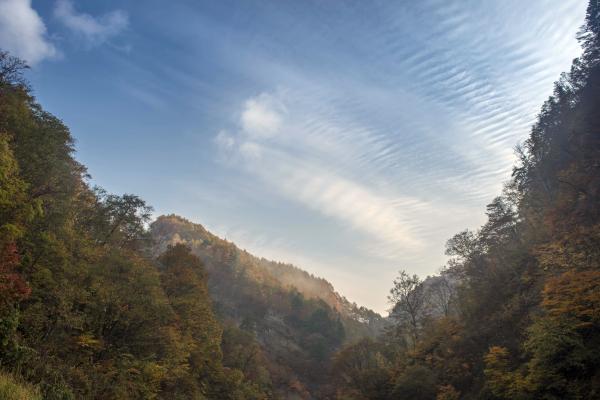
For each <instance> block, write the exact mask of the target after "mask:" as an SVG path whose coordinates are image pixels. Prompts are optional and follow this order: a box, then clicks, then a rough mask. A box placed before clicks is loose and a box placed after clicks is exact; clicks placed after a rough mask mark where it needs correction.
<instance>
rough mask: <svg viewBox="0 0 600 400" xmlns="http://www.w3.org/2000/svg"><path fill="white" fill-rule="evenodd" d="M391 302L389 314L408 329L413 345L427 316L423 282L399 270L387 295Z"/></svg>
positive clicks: (415, 276)
mask: <svg viewBox="0 0 600 400" xmlns="http://www.w3.org/2000/svg"><path fill="white" fill-rule="evenodd" d="M388 300H389V302H390V303H391V304H392V311H391V313H390V315H391V316H392V318H394V319H395V320H397V321H398V322H399V324H400V326H402V327H406V328H407V329H408V332H409V335H410V337H411V339H412V343H413V346H416V344H417V341H418V339H419V331H420V329H421V327H422V324H423V321H424V320H425V318H426V317H427V309H426V293H425V288H424V286H423V282H422V281H421V279H420V278H419V277H418V276H417V275H413V276H410V275H408V273H406V271H404V270H402V271H400V273H399V275H398V277H397V278H396V279H394V286H393V287H392V289H391V290H390V296H388Z"/></svg>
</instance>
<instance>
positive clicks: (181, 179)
mask: <svg viewBox="0 0 600 400" xmlns="http://www.w3.org/2000/svg"><path fill="white" fill-rule="evenodd" d="M585 3H586V2H585V1H583V0H561V1H557V0H529V1H522V0H486V1H480V0H462V1H459V0H443V1H442V0H427V1H372V2H365V1H358V0H356V1H343V0H339V1H323V0H320V1H316V0H313V1H311V0H307V1H287V0H284V1H275V0H273V1H265V0H262V1H250V0H248V1H242V0H238V1H227V0H226V1H214V2H209V1H206V2H198V1H192V0H189V1H186V0H179V1H175V0H173V1H169V2H165V1H159V0H147V1H143V2H142V1H134V0H129V1H127V0H124V1H84V0H81V1H68V0H57V1H53V0H44V1H41V0H39V1H36V0H34V1H33V2H31V1H29V0H0V47H2V48H4V49H7V50H9V51H11V52H12V53H13V54H15V55H18V56H20V57H22V58H24V59H26V60H27V61H28V62H29V63H30V64H31V66H32V69H31V71H30V72H29V75H28V76H29V78H30V80H31V82H32V85H33V87H34V90H35V95H36V96H37V98H38V100H39V101H40V102H41V104H42V105H43V106H44V107H45V108H46V109H48V110H49V111H50V112H52V113H54V114H55V115H57V116H58V117H60V118H61V119H63V120H64V122H65V123H66V124H67V125H68V126H69V127H70V128H71V131H72V133H73V136H74V137H75V138H76V140H77V158H78V159H79V160H80V161H82V162H83V163H84V164H85V165H87V166H88V168H89V172H90V173H91V175H92V177H93V182H94V183H96V184H99V185H101V186H103V187H105V188H106V189H108V190H109V191H112V192H115V193H119V194H120V193H135V194H138V195H140V196H141V197H143V198H144V199H145V200H146V201H147V202H148V203H150V204H151V205H153V206H154V208H155V210H156V214H157V215H158V214H162V213H176V214H180V215H183V216H185V217H187V218H188V219H190V220H192V221H194V222H198V223H201V224H203V225H205V226H206V227H207V228H208V229H210V230H212V231H213V232H215V233H217V234H219V235H220V236H223V237H226V238H227V239H228V240H232V241H234V242H236V243H237V244H238V245H239V246H241V247H242V248H246V249H247V250H249V251H251V252H253V253H255V254H257V255H260V256H265V257H267V258H272V259H276V260H279V261H288V262H292V263H294V264H297V265H299V266H300V267H302V268H304V269H306V270H308V271H310V272H312V273H314V274H316V275H319V276H322V277H324V278H326V279H328V280H330V281H331V282H332V283H333V284H334V285H335V287H336V288H337V289H338V290H339V291H340V292H341V293H342V294H344V295H346V296H347V297H348V298H349V299H350V300H353V301H356V302H358V303H359V304H363V305H366V306H369V307H372V308H374V309H376V310H378V311H384V310H385V309H387V303H386V296H387V293H388V290H389V288H390V286H391V284H392V279H393V277H394V276H395V274H396V272H397V271H398V269H400V268H402V269H406V270H407V271H409V272H411V273H417V274H419V275H421V276H422V277H425V276H427V275H428V274H433V273H435V272H436V271H437V270H439V268H440V267H441V266H442V265H443V264H444V262H445V259H446V258H445V256H444V243H445V241H446V240H447V239H448V238H449V237H450V236H452V235H453V234H454V233H457V232H458V231H460V230H462V229H465V228H476V227H478V226H479V225H480V224H481V223H482V222H483V221H484V217H485V215H484V211H485V205H486V204H487V203H488V202H490V201H491V200H492V198H493V197H494V196H495V195H496V194H498V193H499V192H500V191H501V188H502V182H504V181H506V180H507V179H508V178H509V176H510V169H511V166H512V164H513V162H514V154H513V148H514V146H515V145H516V144H517V143H518V142H519V141H521V140H523V139H524V138H525V137H526V135H527V134H528V131H529V128H530V126H531V124H532V122H533V121H534V119H535V116H536V114H537V112H538V110H539V108H540V106H541V104H542V102H543V101H544V100H545V99H546V98H547V96H548V95H549V94H550V93H551V91H552V83H553V81H555V80H556V79H557V78H558V76H559V74H560V73H561V72H562V71H565V70H567V69H568V68H569V66H570V63H571V61H572V59H573V58H574V57H576V56H577V55H578V53H579V50H580V49H579V46H578V44H577V41H576V40H575V35H576V32H577V30H578V28H579V26H580V25H581V24H582V22H583V18H584V12H585V6H586V4H585Z"/></svg>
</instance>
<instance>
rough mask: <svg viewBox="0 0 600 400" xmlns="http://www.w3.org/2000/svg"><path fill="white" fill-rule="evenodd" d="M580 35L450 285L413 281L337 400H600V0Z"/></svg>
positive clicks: (452, 243) (343, 355)
mask: <svg viewBox="0 0 600 400" xmlns="http://www.w3.org/2000/svg"><path fill="white" fill-rule="evenodd" d="M579 40H580V42H581V44H582V46H583V55H582V56H581V57H580V58H579V59H576V60H574V62H573V65H572V68H571V70H570V72H569V73H565V74H563V75H562V76H561V77H560V80H559V81H558V82H557V83H556V85H555V87H554V93H553V95H552V96H551V97H550V98H549V99H548V100H547V101H546V103H545V104H544V105H543V107H542V110H541V112H540V113H539V116H538V119H537V122H536V123H535V125H534V126H533V128H532V130H531V134H530V136H529V138H528V139H527V140H526V141H525V142H524V143H523V145H521V146H519V147H518V149H517V151H518V154H519V163H518V164H517V166H515V168H514V170H513V176H512V179H511V180H510V181H509V182H508V183H507V184H506V185H505V188H504V191H503V193H502V194H501V195H500V196H498V197H497V198H496V199H494V200H493V201H492V203H490V204H489V205H488V206H487V211H486V213H487V216H488V220H487V222H486V223H485V224H484V225H483V226H482V227H481V228H480V229H478V230H477V231H469V230H465V231H463V232H460V233H458V234H457V235H455V236H454V237H453V238H451V239H450V240H449V241H448V243H447V254H448V255H449V256H450V257H451V258H450V261H449V262H448V264H447V267H446V270H445V271H444V273H443V275H442V276H441V277H439V278H435V279H434V280H432V279H428V280H427V281H426V282H425V283H423V282H421V280H420V279H419V278H418V277H417V276H410V275H409V274H407V273H405V272H402V273H401V274H400V276H399V277H398V279H397V280H396V281H395V282H394V285H393V289H392V292H391V295H390V300H391V303H392V305H393V306H394V309H393V312H392V317H393V318H394V319H395V320H396V325H395V327H394V328H393V329H391V330H389V331H388V332H387V333H386V335H383V336H382V337H380V338H379V339H377V340H375V341H373V340H370V339H365V340H363V341H361V342H359V343H357V344H355V345H353V346H350V347H347V348H346V349H344V350H343V351H341V352H340V353H339V354H337V355H336V357H335V367H334V371H335V372H336V374H337V380H336V382H337V387H338V393H337V395H338V398H343V399H407V400H408V399H410V400H415V399H431V400H433V399H438V400H442V399H443V400H451V399H557V400H558V399H598V398H600V207H599V206H600V2H598V1H596V0H592V1H591V2H590V3H589V7H588V10H587V19H586V24H585V26H584V27H583V28H582V30H581V33H580V35H579ZM436 282H437V283H436ZM440 282H441V283H442V284H441V286H440V284H439V283H440ZM440 304H441V305H442V307H441V308H440V307H439V305H440ZM435 305H437V307H432V306H435ZM440 310H445V312H440Z"/></svg>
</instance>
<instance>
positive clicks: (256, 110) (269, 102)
mask: <svg viewBox="0 0 600 400" xmlns="http://www.w3.org/2000/svg"><path fill="white" fill-rule="evenodd" d="M286 112H287V111H286V109H285V107H284V105H283V104H282V103H281V102H280V101H279V100H277V99H276V98H275V97H274V96H272V95H269V94H266V93H263V94H261V95H259V96H257V97H254V98H251V99H248V100H247V101H246V103H245V104H244V110H243V111H242V116H241V118H240V123H241V126H242V129H243V131H244V132H245V133H247V134H248V135H250V136H254V137H259V138H266V137H271V136H274V135H275V134H277V133H278V132H279V130H280V129H281V126H282V122H283V116H284V115H285V114H286Z"/></svg>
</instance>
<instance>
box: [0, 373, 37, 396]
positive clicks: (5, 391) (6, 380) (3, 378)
mask: <svg viewBox="0 0 600 400" xmlns="http://www.w3.org/2000/svg"><path fill="white" fill-rule="evenodd" d="M0 400H42V396H41V395H40V393H39V391H38V390H37V389H36V388H35V387H34V386H32V385H30V384H28V383H24V382H21V381H19V380H17V379H15V378H14V377H13V376H12V375H9V374H7V373H4V372H1V371H0Z"/></svg>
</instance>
